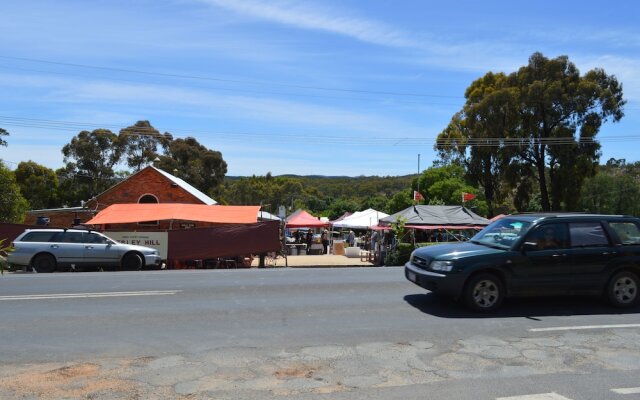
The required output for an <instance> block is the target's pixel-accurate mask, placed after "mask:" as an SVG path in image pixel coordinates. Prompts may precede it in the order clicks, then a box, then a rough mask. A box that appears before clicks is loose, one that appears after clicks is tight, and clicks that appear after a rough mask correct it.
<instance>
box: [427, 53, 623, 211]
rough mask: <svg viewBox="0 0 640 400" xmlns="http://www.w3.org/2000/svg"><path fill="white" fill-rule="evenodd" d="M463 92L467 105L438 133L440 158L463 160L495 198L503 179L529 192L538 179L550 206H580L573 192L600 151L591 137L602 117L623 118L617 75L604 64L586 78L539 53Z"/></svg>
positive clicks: (589, 172) (562, 59)
mask: <svg viewBox="0 0 640 400" xmlns="http://www.w3.org/2000/svg"><path fill="white" fill-rule="evenodd" d="M465 97H466V98H467V101H466V103H465V106H464V107H463V110H462V111H461V112H460V113H458V114H457V115H456V116H454V118H453V120H452V122H451V124H450V125H449V126H448V127H447V129H445V130H444V131H443V132H442V133H441V134H440V135H439V137H438V142H437V145H436V148H437V149H438V150H439V151H440V153H441V155H442V156H443V158H445V159H446V158H447V157H453V158H457V159H458V160H460V159H462V160H463V161H464V162H463V164H464V165H466V166H468V167H469V168H468V172H469V175H470V178H471V179H470V180H471V181H472V183H473V182H477V183H478V184H480V185H481V186H482V187H483V189H484V191H485V195H487V198H488V199H490V201H491V202H492V204H494V203H495V202H499V201H500V200H501V197H502V196H504V194H505V191H504V188H502V187H501V186H500V184H501V182H505V181H506V182H509V181H511V182H510V183H511V185H512V186H515V187H516V190H519V192H520V196H524V195H526V194H527V191H526V190H521V189H518V188H517V186H518V185H519V184H520V183H521V182H529V180H528V179H527V178H529V177H531V178H533V179H534V180H535V182H536V183H537V185H538V189H539V193H540V202H541V206H542V209H543V210H545V211H550V210H552V209H554V210H560V209H568V210H572V209H575V208H576V207H577V201H578V200H577V196H576V193H577V192H579V190H580V188H581V186H582V183H583V182H584V180H585V179H586V178H587V177H589V176H593V174H594V173H595V168H596V166H597V163H598V159H599V156H600V152H599V149H600V145H599V144H598V143H597V142H596V141H594V138H595V137H596V135H597V133H598V132H599V130H600V127H601V126H602V124H603V123H604V122H606V121H609V120H611V121H613V122H617V121H619V120H620V119H621V118H622V117H623V115H624V113H623V107H624V104H625V101H624V99H623V95H622V85H621V84H620V83H619V82H618V81H617V79H616V78H615V77H614V76H611V75H607V74H606V73H605V72H604V71H603V70H602V69H594V70H591V71H588V72H587V73H586V74H585V75H582V76H581V75H580V72H579V71H578V69H577V68H576V66H575V65H574V64H573V63H572V62H570V61H569V59H568V57H566V56H560V57H557V58H554V59H548V58H546V57H544V56H543V55H542V54H541V53H534V54H533V55H532V56H531V57H530V58H529V63H528V65H526V66H523V67H521V68H520V69H519V70H518V71H517V72H513V73H511V74H509V75H504V74H493V73H488V74H487V75H485V76H484V77H483V78H480V79H478V80H477V81H475V82H473V83H472V85H471V86H470V87H469V88H468V89H467V91H466V93H465ZM483 147H484V148H486V149H482V148H483ZM503 174H510V177H511V179H508V178H506V180H505V178H503V176H504V175H503ZM495 177H498V178H497V179H493V178H495ZM529 192H530V191H529ZM520 202H521V203H522V204H524V203H527V201H526V199H522V198H520Z"/></svg>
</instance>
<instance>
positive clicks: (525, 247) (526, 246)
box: [522, 242, 538, 252]
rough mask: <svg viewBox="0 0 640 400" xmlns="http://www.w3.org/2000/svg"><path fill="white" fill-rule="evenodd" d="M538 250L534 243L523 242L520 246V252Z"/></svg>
mask: <svg viewBox="0 0 640 400" xmlns="http://www.w3.org/2000/svg"><path fill="white" fill-rule="evenodd" d="M535 250H538V244H537V243H536V242H524V244H523V245H522V252H527V251H535Z"/></svg>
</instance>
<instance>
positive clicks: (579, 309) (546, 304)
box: [404, 292, 640, 320]
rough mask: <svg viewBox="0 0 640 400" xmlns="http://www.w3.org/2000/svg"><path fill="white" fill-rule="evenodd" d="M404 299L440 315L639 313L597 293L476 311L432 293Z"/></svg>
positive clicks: (515, 300) (523, 300)
mask: <svg viewBox="0 0 640 400" xmlns="http://www.w3.org/2000/svg"><path fill="white" fill-rule="evenodd" d="M404 300H405V301H406V302H407V303H408V304H409V305H411V306H413V307H415V308H416V309H418V310H420V311H421V312H423V313H425V314H429V315H433V316H435V317H441V318H513V317H524V318H530V319H533V320H535V319H536V317H554V316H555V317H561V316H573V315H624V314H639V313H640V306H635V307H632V308H622V309H621V308H615V307H612V306H610V305H608V304H606V303H605V302H604V301H603V300H602V299H601V298H598V297H582V296H576V297H564V296H563V297H529V298H513V299H505V301H504V303H502V307H500V309H498V310H496V311H494V312H490V313H481V312H475V311H472V310H470V309H468V308H466V307H465V306H464V305H463V304H462V303H459V302H455V301H453V300H452V299H450V298H448V297H443V296H438V295H435V294H433V293H430V292H429V293H425V294H422V293H420V294H410V295H406V296H404Z"/></svg>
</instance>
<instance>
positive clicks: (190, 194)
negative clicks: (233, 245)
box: [25, 165, 217, 231]
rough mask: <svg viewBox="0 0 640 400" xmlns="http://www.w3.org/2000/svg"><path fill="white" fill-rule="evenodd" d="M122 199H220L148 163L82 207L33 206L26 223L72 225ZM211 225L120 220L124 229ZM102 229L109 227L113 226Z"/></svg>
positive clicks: (194, 201) (210, 201) (209, 201)
mask: <svg viewBox="0 0 640 400" xmlns="http://www.w3.org/2000/svg"><path fill="white" fill-rule="evenodd" d="M122 203H183V204H205V205H214V204H216V203H217V202H216V201H215V200H213V199H212V198H210V197H209V196H207V195H206V194H204V193H202V192H201V191H199V190H198V189H196V188H195V187H193V186H191V185H190V184H188V183H187V182H185V181H183V180H182V179H180V178H178V177H176V176H173V175H171V174H169V173H168V172H165V171H163V170H161V169H158V168H156V167H154V166H151V165H150V166H148V167H146V168H144V169H142V170H140V171H138V172H136V173H135V174H133V175H131V176H129V177H128V178H127V179H125V180H123V181H122V182H119V183H117V184H116V185H114V186H112V187H110V188H109V189H107V190H105V191H104V192H102V193H100V194H99V195H97V196H95V197H93V198H92V199H89V200H88V201H86V202H85V203H84V204H83V206H82V207H72V208H59V209H48V210H32V211H29V213H28V214H27V218H26V220H25V224H27V225H36V224H40V225H45V224H48V225H50V226H58V227H70V226H73V225H78V224H82V223H84V222H86V221H89V220H90V219H91V218H93V216H95V215H96V214H97V213H98V212H100V211H102V210H104V209H105V208H107V207H108V206H110V205H112V204H122ZM204 226H211V224H209V223H198V222H192V221H146V222H140V223H136V224H127V225H123V224H119V225H118V229H119V230H122V229H125V230H137V231H139V230H145V231H155V230H167V229H169V228H170V227H172V228H174V229H176V228H177V229H179V228H195V227H204ZM103 229H105V230H109V229H110V226H108V225H107V226H104V227H103Z"/></svg>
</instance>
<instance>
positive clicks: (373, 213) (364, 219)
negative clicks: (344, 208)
mask: <svg viewBox="0 0 640 400" xmlns="http://www.w3.org/2000/svg"><path fill="white" fill-rule="evenodd" d="M388 216H389V214H385V213H383V212H380V211H377V210H374V209H373V208H369V209H367V210H364V211H357V212H355V213H353V214H351V215H350V216H348V217H346V218H344V219H342V220H340V221H338V222H336V223H334V224H333V228H334V229H335V228H344V229H369V228H370V227H372V226H376V225H378V221H379V220H380V219H381V218H385V217H388Z"/></svg>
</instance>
